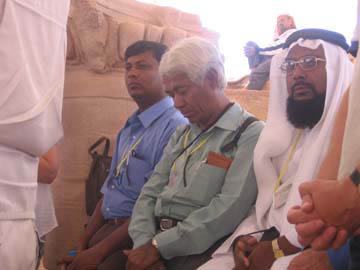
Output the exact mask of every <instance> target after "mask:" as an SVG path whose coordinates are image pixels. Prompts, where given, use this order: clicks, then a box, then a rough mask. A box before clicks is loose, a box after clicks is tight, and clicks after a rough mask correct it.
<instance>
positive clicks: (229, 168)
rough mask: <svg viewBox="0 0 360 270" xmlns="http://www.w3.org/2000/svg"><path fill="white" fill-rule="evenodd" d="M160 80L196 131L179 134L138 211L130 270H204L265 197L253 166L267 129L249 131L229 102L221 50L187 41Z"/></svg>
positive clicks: (169, 56) (243, 115)
mask: <svg viewBox="0 0 360 270" xmlns="http://www.w3.org/2000/svg"><path fill="white" fill-rule="evenodd" d="M160 72H161V74H162V77H163V81H164V85H165V90H166V92H167V93H168V94H169V95H170V96H172V97H173V99H174V104H175V107H176V108H177V109H179V110H180V111H181V113H182V114H183V115H184V116H185V117H186V118H188V119H189V121H190V123H191V124H190V125H189V126H182V127H180V128H178V129H177V131H176V132H175V133H174V134H173V136H172V137H171V139H170V142H169V144H168V145H167V147H166V148H165V150H164V154H163V157H162V159H161V160H160V162H159V163H158V165H157V166H156V168H155V170H154V173H153V175H152V177H151V178H150V180H149V181H148V183H147V184H145V186H144V187H143V189H142V192H141V195H140V197H139V199H138V201H137V203H136V205H135V208H134V211H133V215H132V218H131V223H130V226H129V233H130V236H131V238H132V239H133V241H134V249H133V250H131V251H125V254H126V255H128V264H127V269H128V270H140V269H146V270H155V269H168V270H174V269H182V270H184V269H186V270H191V269H196V268H197V267H198V266H200V265H201V264H203V263H204V262H206V261H207V260H209V259H210V256H211V253H212V252H213V251H214V250H215V248H216V247H217V246H218V245H219V244H220V243H221V242H222V240H223V238H224V237H225V236H227V235H229V234H230V233H231V232H233V231H234V229H235V228H236V226H237V225H238V224H239V223H240V222H241V221H242V220H243V219H244V218H245V217H246V216H247V215H248V212H249V209H250V207H251V206H252V204H253V203H254V202H255V199H256V194H257V187H256V180H255V174H254V170H253V164H252V162H253V151H254V148H255V144H256V142H257V140H258V136H259V134H260V132H261V130H262V128H263V123H262V122H260V121H255V122H253V123H250V124H249V125H248V126H247V125H246V124H244V123H245V122H248V121H249V120H247V121H246V119H248V118H249V117H251V114H249V113H247V112H246V111H244V110H243V109H242V108H241V107H240V106H238V105H236V104H233V103H231V102H230V101H229V99H228V98H227V97H226V96H225V95H224V89H225V87H226V79H225V74H224V66H223V61H222V56H221V54H220V53H219V51H218V50H217V49H216V47H215V46H213V45H212V44H211V43H209V42H208V41H205V40H203V39H199V38H190V39H186V40H184V41H182V42H180V43H179V44H177V45H176V46H174V47H173V48H172V49H171V50H170V51H169V52H167V53H166V54H165V55H164V56H163V59H162V61H161V64H160ZM241 129H244V130H243V131H242V130H241ZM236 134H241V136H240V137H239V138H238V136H236Z"/></svg>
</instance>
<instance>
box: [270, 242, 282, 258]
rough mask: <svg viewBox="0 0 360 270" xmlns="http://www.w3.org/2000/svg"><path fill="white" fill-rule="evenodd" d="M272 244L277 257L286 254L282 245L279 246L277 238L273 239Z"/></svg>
mask: <svg viewBox="0 0 360 270" xmlns="http://www.w3.org/2000/svg"><path fill="white" fill-rule="evenodd" d="M271 245H272V248H273V252H274V257H275V259H279V258H281V257H284V256H285V254H284V251H282V249H280V247H279V242H278V240H277V239H275V240H272V241H271Z"/></svg>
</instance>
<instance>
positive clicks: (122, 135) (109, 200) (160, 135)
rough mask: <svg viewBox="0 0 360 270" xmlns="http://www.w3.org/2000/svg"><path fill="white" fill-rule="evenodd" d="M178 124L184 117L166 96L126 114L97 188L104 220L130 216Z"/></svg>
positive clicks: (185, 121) (183, 122)
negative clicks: (112, 152) (148, 105)
mask: <svg viewBox="0 0 360 270" xmlns="http://www.w3.org/2000/svg"><path fill="white" fill-rule="evenodd" d="M182 124H187V120H186V119H185V118H184V117H183V116H182V114H181V113H180V112H179V111H178V110H176V109H175V108H174V103H173V100H172V98H170V97H166V98H164V99H162V100H161V101H159V102H158V103H156V104H154V105H153V106H151V107H150V108H148V109H147V110H145V111H144V112H140V111H136V112H135V113H134V114H132V115H131V116H130V118H129V119H128V120H127V122H126V124H125V126H124V128H123V129H122V130H121V131H120V132H119V134H118V136H117V139H116V148H115V152H114V155H113V158H112V163H111V168H110V173H109V176H108V178H107V179H106V181H105V183H104V185H103V187H102V189H101V192H102V193H103V194H104V199H103V204H102V207H101V210H102V214H103V217H104V218H105V219H112V218H124V217H130V216H131V213H132V210H133V207H134V205H135V202H136V200H137V198H138V196H139V194H140V192H141V189H142V187H143V185H144V184H145V183H146V181H147V180H148V179H149V178H150V176H151V175H152V172H153V170H154V168H155V166H156V164H157V163H158V162H159V160H160V158H161V156H162V153H163V150H164V148H165V146H166V145H167V143H168V141H169V139H170V137H171V135H172V134H173V132H174V131H175V130H176V128H177V126H179V125H182ZM137 142H139V143H138V145H137V146H136V148H135V149H133V151H130V153H129V150H130V149H131V148H132V146H134V145H135V144H136V143H137ZM128 154H129V155H128ZM127 155H128V160H126V161H125V162H123V164H122V166H121V168H120V171H119V175H118V176H116V168H117V166H118V164H119V163H120V162H121V160H122V159H123V158H124V157H126V156H127Z"/></svg>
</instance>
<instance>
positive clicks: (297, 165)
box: [199, 29, 352, 270]
mask: <svg viewBox="0 0 360 270" xmlns="http://www.w3.org/2000/svg"><path fill="white" fill-rule="evenodd" d="M347 48H348V46H347V44H346V41H345V38H344V37H343V36H342V35H340V34H338V33H335V32H330V31H325V30H320V29H304V30H300V31H298V32H295V33H294V34H292V35H291V36H290V37H289V38H288V39H287V41H286V43H285V45H284V49H283V52H281V53H280V54H278V55H276V56H275V57H274V58H273V60H272V66H271V73H270V80H271V91H270V100H269V112H268V119H267V123H266V125H265V128H264V130H263V132H262V133H261V135H260V138H259V141H258V143H257V145H256V148H255V153H254V166H255V174H256V180H257V184H258V190H259V192H258V197H257V201H256V205H255V209H254V211H253V212H252V213H251V214H250V216H249V217H248V218H247V219H245V220H244V221H243V222H242V223H241V224H240V225H239V226H238V228H237V230H236V231H235V233H234V234H233V235H232V236H231V237H230V238H229V239H228V240H227V241H226V242H224V244H223V245H222V246H221V247H220V248H219V249H218V250H217V251H216V252H215V253H214V254H213V259H212V260H211V261H209V262H208V263H207V264H205V265H203V266H202V267H200V268H199V269H201V270H205V269H206V270H208V269H211V270H214V269H224V270H225V269H233V268H234V269H236V270H243V269H249V270H255V269H256V270H264V269H270V268H271V269H275V270H282V269H288V268H287V266H288V264H289V262H290V261H291V259H292V257H293V256H294V255H292V254H296V253H298V252H299V251H300V250H301V248H302V247H301V245H300V244H299V243H298V241H297V234H296V232H295V228H294V226H293V225H290V224H289V223H288V222H287V218H286V215H287V212H288V209H289V208H290V207H291V206H293V205H294V204H297V202H300V197H299V195H298V192H297V191H298V186H299V184H301V183H302V182H304V181H306V180H309V179H312V177H313V176H314V175H316V173H317V171H318V169H319V166H320V164H321V161H322V160H323V158H324V156H325V153H326V150H327V147H328V143H329V140H330V132H331V130H332V127H333V124H334V120H335V115H336V112H337V110H338V108H339V105H340V102H341V98H342V96H343V93H344V92H345V91H346V89H347V88H348V87H349V84H350V81H351V76H352V64H351V62H350V61H349V59H348V57H347V54H346V49H347ZM280 67H281V70H280ZM271 227H272V228H273V230H272V233H271V231H270V230H269V229H270V228H271ZM259 230H266V231H265V232H264V233H263V234H262V233H254V234H251V233H253V232H256V231H259ZM274 230H275V231H276V232H277V234H274V233H273V232H274ZM248 234H251V235H248ZM265 238H267V239H265ZM289 255H292V256H289ZM234 266H235V267H234Z"/></svg>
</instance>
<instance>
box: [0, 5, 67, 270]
mask: <svg viewBox="0 0 360 270" xmlns="http://www.w3.org/2000/svg"><path fill="white" fill-rule="evenodd" d="M69 4H70V1H69V0H62V1H46V0H38V1H33V0H0V40H1V43H0V59H1V65H0V93H1V95H0V164H1V168H0V262H1V269H6V270H29V269H34V268H35V264H36V246H37V239H36V233H35V228H34V218H35V202H36V189H37V172H38V157H39V156H41V155H43V154H44V153H46V152H47V151H48V150H49V149H50V148H51V147H52V146H53V145H54V144H55V143H56V142H57V141H59V139H60V138H61V137H62V135H63V132H62V126H61V110H62V97H63V87H64V73H65V58H66V22H67V16H68V11H69Z"/></svg>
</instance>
